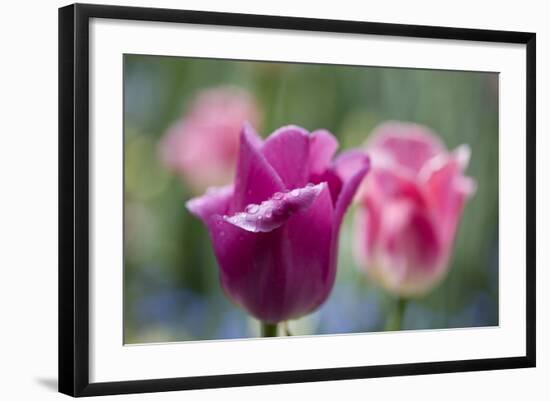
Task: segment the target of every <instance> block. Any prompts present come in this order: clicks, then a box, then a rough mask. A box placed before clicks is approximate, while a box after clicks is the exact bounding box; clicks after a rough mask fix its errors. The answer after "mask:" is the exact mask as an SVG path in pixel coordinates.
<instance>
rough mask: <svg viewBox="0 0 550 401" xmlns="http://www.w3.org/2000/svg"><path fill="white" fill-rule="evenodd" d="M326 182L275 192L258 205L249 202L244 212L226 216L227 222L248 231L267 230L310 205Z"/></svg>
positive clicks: (272, 228) (271, 229) (277, 225)
mask: <svg viewBox="0 0 550 401" xmlns="http://www.w3.org/2000/svg"><path fill="white" fill-rule="evenodd" d="M325 187H326V184H325V183H321V184H318V185H309V184H308V186H306V187H304V188H295V189H293V190H292V191H290V192H285V193H282V192H276V193H275V194H274V195H273V196H272V197H271V198H270V199H268V200H266V201H263V202H262V203H260V204H259V205H256V204H250V205H248V206H247V207H246V208H245V211H244V212H239V213H236V214H234V215H232V216H226V217H225V220H226V221H228V222H229V223H231V224H233V225H235V226H237V227H240V228H242V229H243V230H246V231H250V232H269V231H273V230H274V229H276V228H278V227H280V226H281V225H283V224H284V223H285V222H286V221H287V220H288V219H289V218H290V217H291V216H292V215H293V214H295V213H298V212H301V211H303V210H304V209H307V208H308V207H310V206H311V204H312V203H313V202H314V201H315V199H316V198H317V196H319V194H320V193H321V192H322V191H323V189H325Z"/></svg>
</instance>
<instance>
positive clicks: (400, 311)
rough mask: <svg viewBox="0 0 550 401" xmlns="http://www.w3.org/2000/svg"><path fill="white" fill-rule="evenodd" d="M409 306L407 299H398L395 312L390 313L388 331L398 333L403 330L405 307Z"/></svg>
mask: <svg viewBox="0 0 550 401" xmlns="http://www.w3.org/2000/svg"><path fill="white" fill-rule="evenodd" d="M406 306H407V300H406V299H405V298H401V297H400V298H397V300H396V302H395V305H394V308H393V312H392V313H390V316H389V318H388V320H387V321H386V327H385V330H386V331H397V330H401V327H402V325H403V315H404V312H405V307H406Z"/></svg>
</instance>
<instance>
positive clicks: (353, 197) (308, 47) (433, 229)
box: [59, 4, 536, 396]
mask: <svg viewBox="0 0 550 401" xmlns="http://www.w3.org/2000/svg"><path fill="white" fill-rule="evenodd" d="M388 22H391V21H388ZM535 75H536V74H535V34H534V33H525V32H508V31H489V30H478V29H464V28H448V27H434V26H415V25H397V24H391V23H370V22H358V21H336V20H320V19H309V18H294V17H278V16H265V15H243V14H232V13H216V12H203V11H184V10H168V9H153V8H135V7H114V6H100V5H85V4H77V5H70V6H67V7H64V8H61V9H60V10H59V390H60V391H61V392H62V393H66V394H69V395H72V396H92V395H103V394H120V393H135V392H153V391H169V390H185V389H200V388H213V387H229V386H250V385H262V384H277V383H292V382H311V381H322V380H342V379H356V378H371V377H382V376H397V375H418V374H431V373H443V372H461V371H476V370H489V369H511V368H526V367H532V366H535V222H536V219H535V79H536V77H535Z"/></svg>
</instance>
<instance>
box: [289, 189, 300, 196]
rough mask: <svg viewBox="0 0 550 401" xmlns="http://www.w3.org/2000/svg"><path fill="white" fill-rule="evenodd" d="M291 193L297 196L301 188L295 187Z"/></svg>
mask: <svg viewBox="0 0 550 401" xmlns="http://www.w3.org/2000/svg"><path fill="white" fill-rule="evenodd" d="M290 195H292V196H294V197H296V196H298V195H300V190H299V189H298V188H296V189H293V190H292V191H291V192H290Z"/></svg>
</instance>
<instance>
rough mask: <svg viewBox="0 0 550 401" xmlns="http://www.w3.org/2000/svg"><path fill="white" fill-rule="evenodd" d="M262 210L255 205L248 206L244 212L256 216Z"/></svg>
mask: <svg viewBox="0 0 550 401" xmlns="http://www.w3.org/2000/svg"><path fill="white" fill-rule="evenodd" d="M258 210H260V207H259V206H258V205H255V204H251V205H248V206H247V207H246V209H244V211H245V212H246V213H248V214H256V213H258Z"/></svg>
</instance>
